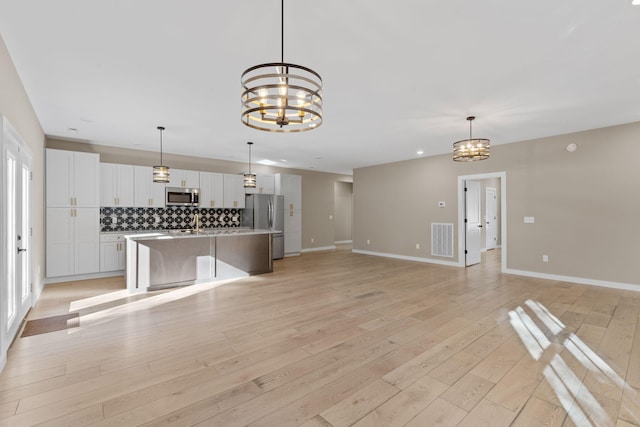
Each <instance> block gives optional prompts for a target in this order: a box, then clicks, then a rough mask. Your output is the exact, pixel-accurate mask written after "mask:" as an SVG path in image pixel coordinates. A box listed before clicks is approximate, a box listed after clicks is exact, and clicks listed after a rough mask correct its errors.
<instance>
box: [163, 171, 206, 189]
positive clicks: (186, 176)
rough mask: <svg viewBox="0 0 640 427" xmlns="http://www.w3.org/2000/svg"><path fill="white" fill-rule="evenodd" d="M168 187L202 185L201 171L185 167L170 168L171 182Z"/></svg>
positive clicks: (195, 186)
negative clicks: (185, 168)
mask: <svg viewBox="0 0 640 427" xmlns="http://www.w3.org/2000/svg"><path fill="white" fill-rule="evenodd" d="M167 187H186V188H199V187H200V172H198V171H190V170H184V169H169V183H168V184H167Z"/></svg>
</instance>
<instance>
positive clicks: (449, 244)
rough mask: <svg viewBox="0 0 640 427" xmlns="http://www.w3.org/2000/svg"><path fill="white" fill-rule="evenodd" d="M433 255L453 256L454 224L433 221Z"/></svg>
mask: <svg viewBox="0 0 640 427" xmlns="http://www.w3.org/2000/svg"><path fill="white" fill-rule="evenodd" d="M431 255H433V256H443V257H448V258H453V224H440V223H435V222H432V223H431Z"/></svg>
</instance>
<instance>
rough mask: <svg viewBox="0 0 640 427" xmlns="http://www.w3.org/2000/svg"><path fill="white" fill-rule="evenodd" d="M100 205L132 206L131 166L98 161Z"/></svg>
mask: <svg viewBox="0 0 640 427" xmlns="http://www.w3.org/2000/svg"><path fill="white" fill-rule="evenodd" d="M100 206H127V207H129V206H133V166H132V165H118V164H114V163H100Z"/></svg>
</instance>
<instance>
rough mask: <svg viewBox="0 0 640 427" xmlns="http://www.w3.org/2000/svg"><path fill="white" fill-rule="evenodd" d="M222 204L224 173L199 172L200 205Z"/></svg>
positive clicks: (205, 206) (215, 206)
mask: <svg viewBox="0 0 640 427" xmlns="http://www.w3.org/2000/svg"><path fill="white" fill-rule="evenodd" d="M223 205H224V175H223V174H221V173H213V172H200V207H201V208H221V207H223Z"/></svg>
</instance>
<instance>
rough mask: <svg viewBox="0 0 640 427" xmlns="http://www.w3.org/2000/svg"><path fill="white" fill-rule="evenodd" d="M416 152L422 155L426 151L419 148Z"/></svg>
mask: <svg viewBox="0 0 640 427" xmlns="http://www.w3.org/2000/svg"><path fill="white" fill-rule="evenodd" d="M416 154H417V155H419V156H422V155H423V154H424V151H422V150H418V151H416Z"/></svg>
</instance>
